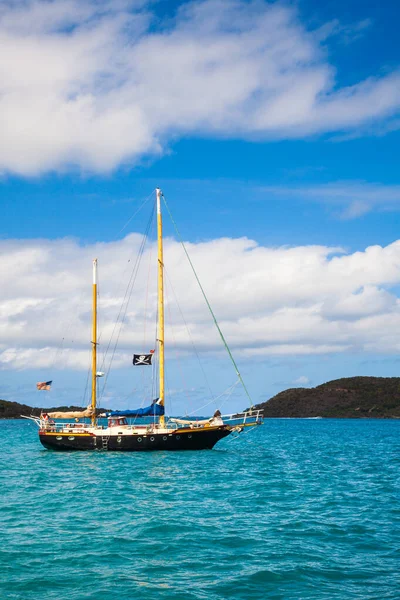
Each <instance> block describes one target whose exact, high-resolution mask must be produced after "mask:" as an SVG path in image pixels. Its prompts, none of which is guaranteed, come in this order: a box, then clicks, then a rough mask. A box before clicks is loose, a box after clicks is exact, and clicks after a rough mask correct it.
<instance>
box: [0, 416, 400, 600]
mask: <svg viewBox="0 0 400 600" xmlns="http://www.w3.org/2000/svg"><path fill="white" fill-rule="evenodd" d="M0 431H1V435H0V445H1V448H0V456H1V488H0V489H1V500H0V502H1V511H0V537H1V544H0V565H1V570H0V578H1V583H0V598H1V599H2V600H3V599H18V600H33V599H34V600H38V599H43V600H50V599H67V600H86V599H93V600H94V599H96V600H104V599H109V598H111V599H114V598H115V599H116V600H117V599H118V600H128V599H129V600H131V599H134V598H140V599H141V600H147V599H149V600H150V599H153V598H154V599H160V600H162V599H166V598H168V599H172V600H205V599H207V600H208V599H210V600H211V599H212V600H222V599H223V600H225V599H228V598H229V599H243V600H251V599H260V600H264V599H280V598H282V599H294V600H301V599H314V598H315V599H318V600H323V599H329V600H332V599H339V598H340V599H343V600H349V599H352V598H357V599H363V600H364V599H372V598H374V599H377V600H378V599H379V600H381V599H384V598H392V599H396V600H398V599H399V598H400V576H399V567H400V498H399V490H400V485H399V483H400V481H399V467H400V421H386V420H361V421H355V420H302V419H299V420H297V419H296V420H281V419H270V420H266V421H265V424H264V425H263V426H262V427H258V428H256V429H255V430H253V431H251V432H249V433H246V434H242V435H241V436H239V437H238V438H237V439H236V440H230V439H229V438H227V439H226V440H223V441H221V442H220V443H219V444H218V445H217V446H216V447H215V449H214V450H208V451H201V452H176V453H172V452H171V453H168V452H165V453H164V452H155V453H139V452H138V453H132V454H130V453H126V454H124V453H121V454H118V453H111V452H110V453H106V452H96V453H85V452H77V453H56V452H51V451H48V450H45V449H43V448H42V446H41V445H40V443H39V440H38V436H37V429H36V426H35V425H34V424H32V423H29V422H26V421H0Z"/></svg>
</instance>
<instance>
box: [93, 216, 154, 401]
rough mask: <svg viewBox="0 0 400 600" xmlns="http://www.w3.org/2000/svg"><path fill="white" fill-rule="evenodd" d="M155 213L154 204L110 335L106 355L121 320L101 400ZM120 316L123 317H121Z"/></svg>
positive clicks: (101, 396) (102, 392)
mask: <svg viewBox="0 0 400 600" xmlns="http://www.w3.org/2000/svg"><path fill="white" fill-rule="evenodd" d="M154 213H155V206H153V210H152V212H151V215H150V218H149V221H148V224H147V227H146V231H145V234H144V236H143V239H142V241H141V243H140V247H139V252H138V255H137V257H136V262H135V264H134V267H133V269H132V273H131V277H130V279H129V283H128V285H127V288H126V291H125V295H124V299H123V301H122V303H121V308H120V310H119V313H118V316H117V320H116V323H115V325H114V329H113V331H112V334H111V337H110V341H109V343H108V346H107V350H106V352H105V356H106V355H107V353H108V351H109V348H110V346H111V341H112V338H113V336H114V333H115V331H116V329H117V326H118V322H119V326H120V327H119V332H118V334H117V338H116V340H115V343H114V348H113V352H112V355H111V359H110V364H109V366H108V369H107V375H106V377H105V381H104V384H103V388H102V391H101V394H100V398H99V400H101V399H102V398H103V396H104V392H105V388H106V385H107V382H108V376H109V373H110V371H111V365H112V362H113V360H114V356H115V352H116V348H117V345H118V342H119V338H120V335H121V331H122V325H123V323H124V321H125V317H126V313H127V310H128V305H129V301H130V298H131V295H132V291H133V287H134V285H135V281H136V277H137V274H138V271H139V265H140V261H141V258H142V256H143V252H144V248H145V246H146V243H147V239H148V234H149V230H150V227H151V224H152V222H153V219H154ZM124 305H125V310H124V311H123V308H124ZM122 312H123V314H122V317H121V313H122ZM120 317H121V319H120Z"/></svg>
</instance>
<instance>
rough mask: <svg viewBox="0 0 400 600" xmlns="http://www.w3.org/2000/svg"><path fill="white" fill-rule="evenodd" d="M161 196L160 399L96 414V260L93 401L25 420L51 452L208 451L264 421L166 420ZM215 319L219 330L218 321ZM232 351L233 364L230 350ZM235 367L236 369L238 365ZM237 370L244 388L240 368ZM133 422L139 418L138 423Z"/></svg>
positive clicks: (246, 415)
mask: <svg viewBox="0 0 400 600" xmlns="http://www.w3.org/2000/svg"><path fill="white" fill-rule="evenodd" d="M161 198H162V192H161V190H160V189H159V188H157V189H156V211H157V249H158V257H157V261H158V268H157V283H158V285H157V299H158V324H157V346H158V347H157V352H158V365H159V368H158V390H159V397H158V398H157V399H156V400H154V401H153V402H152V404H151V405H150V406H147V407H144V408H139V409H136V410H126V411H111V412H109V413H106V414H105V415H98V414H97V410H96V409H97V380H98V377H99V376H101V375H103V373H99V372H98V370H97V346H98V337H97V296H98V294H97V280H98V275H97V268H98V264H97V259H95V260H94V261H93V285H92V314H93V317H92V342H91V344H92V361H91V362H92V364H91V403H90V406H88V407H87V409H86V410H84V411H68V412H60V411H58V412H49V413H46V412H42V414H41V415H40V417H35V416H30V417H25V418H28V419H32V420H33V421H35V423H36V424H37V425H38V427H39V440H40V442H41V443H42V444H43V446H44V447H45V448H48V449H52V450H102V451H128V452H130V451H143V450H203V449H211V448H213V447H214V446H215V444H216V443H217V442H218V441H219V440H221V439H223V438H225V437H227V436H229V435H231V434H233V433H236V434H238V433H241V432H242V431H243V430H244V428H246V427H252V426H255V425H260V424H261V423H262V411H260V410H255V409H252V408H250V409H248V410H246V411H244V412H243V413H236V414H230V415H224V416H223V415H221V412H220V411H219V410H217V411H215V412H214V414H213V415H212V416H211V417H209V418H206V419H201V420H196V419H195V418H183V419H182V418H172V417H170V418H167V417H166V415H165V370H164V365H165V359H164V354H165V353H164V350H165V341H164V258H163V235H162V214H161ZM189 260H190V259H189ZM201 289H202V288H201ZM203 293H204V292H203ZM214 321H215V323H216V325H217V327H218V329H219V326H218V324H217V322H216V319H215V318H214ZM219 332H220V334H221V337H222V339H224V338H223V336H222V332H221V331H220V330H219ZM228 352H229V354H230V356H231V358H232V360H233V357H232V355H231V353H230V351H229V349H228ZM135 356H136V355H135ZM150 356H151V355H145V354H143V355H138V356H137V357H136V360H137V361H139V362H138V363H136V364H145V362H146V360H151V358H149V357H150ZM134 361H135V358H134ZM233 362H234V361H233ZM134 364H135V362H134ZM234 365H235V367H236V363H235V362H234ZM236 372H237V375H238V377H239V379H240V380H241V381H242V383H243V385H244V382H243V380H242V379H241V376H240V373H239V371H238V369H237V367H236ZM100 417H102V419H101V418H100ZM104 417H105V418H106V419H107V422H106V424H102V421H103V420H104ZM60 419H61V420H62V421H61V422H59V420H60ZM128 419H129V420H128ZM132 419H134V422H133V423H132ZM142 419H143V421H142ZM66 420H72V421H71V422H68V423H67V422H65V421H66ZM85 420H86V422H85ZM149 421H150V422H149Z"/></svg>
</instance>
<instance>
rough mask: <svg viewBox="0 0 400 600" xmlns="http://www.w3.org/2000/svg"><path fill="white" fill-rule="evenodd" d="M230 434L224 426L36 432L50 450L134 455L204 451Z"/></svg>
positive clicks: (228, 429)
mask: <svg viewBox="0 0 400 600" xmlns="http://www.w3.org/2000/svg"><path fill="white" fill-rule="evenodd" d="M230 433H231V429H230V428H228V427H226V426H225V425H224V426H221V427H216V428H212V429H199V430H190V431H187V430H185V431H178V432H174V433H164V434H162V433H153V434H146V435H136V434H135V435H121V436H118V435H112V436H103V437H102V436H99V435H93V434H75V435H74V434H71V433H69V434H57V433H52V432H44V431H39V439H40V441H41V443H42V444H43V446H44V447H45V448H48V449H50V450H62V451H69V450H104V451H119V452H121V451H122V452H136V451H142V452H143V451H151V450H206V449H210V448H213V447H214V446H215V444H216V443H217V442H218V441H219V440H221V439H222V438H224V437H226V436H227V435H229V434H230Z"/></svg>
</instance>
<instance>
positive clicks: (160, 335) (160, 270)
mask: <svg viewBox="0 0 400 600" xmlns="http://www.w3.org/2000/svg"><path fill="white" fill-rule="evenodd" d="M161 195H162V192H161V190H160V189H159V188H156V197H157V246H158V286H157V289H158V334H157V341H158V350H159V394H160V404H161V406H165V375H164V262H163V242H162V217H161ZM160 425H161V427H164V426H165V418H164V415H162V416H160Z"/></svg>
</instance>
